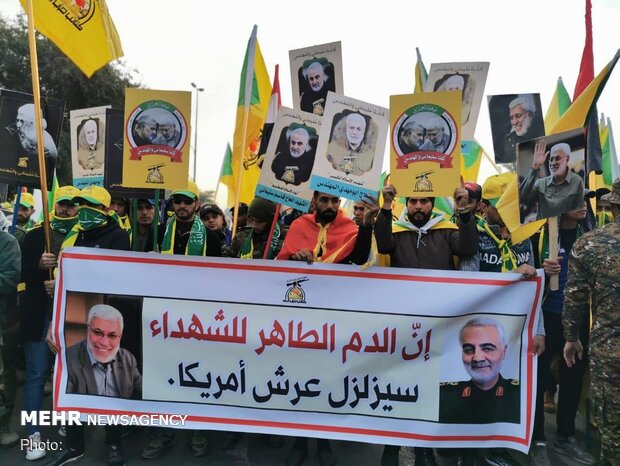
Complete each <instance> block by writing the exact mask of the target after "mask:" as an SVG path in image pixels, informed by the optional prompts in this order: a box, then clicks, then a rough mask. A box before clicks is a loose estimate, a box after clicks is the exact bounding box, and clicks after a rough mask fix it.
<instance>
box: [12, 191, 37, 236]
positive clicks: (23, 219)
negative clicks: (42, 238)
mask: <svg viewBox="0 0 620 466" xmlns="http://www.w3.org/2000/svg"><path fill="white" fill-rule="evenodd" d="M14 208H15V210H17V225H18V226H20V227H22V228H23V229H24V230H25V231H28V230H31V229H32V228H33V227H34V225H35V221H34V219H33V218H32V214H34V211H35V208H34V196H33V195H32V194H31V193H21V195H20V196H19V205H15V207H14ZM13 215H15V214H13Z"/></svg>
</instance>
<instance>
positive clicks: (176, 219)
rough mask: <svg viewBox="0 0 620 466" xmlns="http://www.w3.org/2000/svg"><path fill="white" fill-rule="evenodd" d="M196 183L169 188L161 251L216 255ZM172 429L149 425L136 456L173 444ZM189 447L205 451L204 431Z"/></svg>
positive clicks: (154, 454) (158, 451)
mask: <svg viewBox="0 0 620 466" xmlns="http://www.w3.org/2000/svg"><path fill="white" fill-rule="evenodd" d="M198 195H199V189H198V185H197V184H196V183H195V182H193V181H189V182H188V186H187V188H181V189H175V190H174V191H172V208H173V210H174V215H173V216H172V217H170V219H169V220H168V225H167V226H166V232H165V233H164V238H163V240H162V243H161V253H162V254H175V255H185V256H210V257H220V256H221V252H220V251H221V250H220V240H219V238H218V236H217V234H216V233H214V232H213V231H211V230H209V229H208V228H206V227H205V226H204V225H203V223H202V221H201V220H200V217H199V216H198V215H196V211H197V210H198V209H199V208H200V201H199V200H198ZM174 434H175V433H174V429H171V428H152V429H150V432H149V441H148V443H147V445H146V446H145V447H144V449H143V450H142V453H141V454H140V456H141V457H142V458H143V459H146V460H150V459H155V458H158V457H159V456H161V455H162V453H164V451H165V450H167V449H169V448H171V447H172V446H173V444H174ZM190 447H191V449H192V455H193V456H195V457H201V456H205V455H206V454H207V451H208V448H209V443H208V440H207V433H206V431H203V430H192V431H191V434H190Z"/></svg>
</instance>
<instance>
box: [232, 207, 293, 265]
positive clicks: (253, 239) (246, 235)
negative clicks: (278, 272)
mask: <svg viewBox="0 0 620 466" xmlns="http://www.w3.org/2000/svg"><path fill="white" fill-rule="evenodd" d="M275 214H276V204H275V203H273V202H271V201H268V200H267V199H262V198H260V197H256V198H254V200H253V201H252V203H251V204H250V207H249V209H248V222H249V226H247V227H245V228H242V229H240V230H238V231H237V235H235V238H234V239H233V241H232V245H231V249H232V256H233V257H239V258H241V259H262V258H263V255H264V252H265V248H266V247H267V246H268V247H269V250H268V252H267V257H266V259H275V257H276V256H277V255H278V253H279V252H280V250H281V249H282V244H283V243H284V239H285V238H286V233H287V232H288V228H286V227H284V226H281V225H280V224H278V223H276V226H275V228H274V231H273V236H272V238H271V241H270V242H269V244H267V240H268V239H269V232H270V231H271V225H272V223H273V217H274V216H275Z"/></svg>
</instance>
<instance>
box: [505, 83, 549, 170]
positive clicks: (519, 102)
mask: <svg viewBox="0 0 620 466" xmlns="http://www.w3.org/2000/svg"><path fill="white" fill-rule="evenodd" d="M508 111H509V119H510V132H509V133H508V134H507V135H506V136H505V138H504V153H503V154H496V157H495V161H496V162H498V163H514V161H515V160H516V159H517V144H518V143H520V142H523V141H527V140H529V139H534V138H537V137H539V136H544V134H545V129H544V127H543V126H542V124H541V123H542V122H541V121H540V117H538V118H536V108H535V106H534V102H533V100H532V98H531V96H529V95H520V96H518V97H516V98H515V99H513V100H511V101H510V103H509V104H508Z"/></svg>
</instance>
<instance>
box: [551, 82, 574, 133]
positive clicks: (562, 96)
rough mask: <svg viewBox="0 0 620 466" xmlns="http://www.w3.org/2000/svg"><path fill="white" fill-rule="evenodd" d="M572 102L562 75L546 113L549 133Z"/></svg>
mask: <svg viewBox="0 0 620 466" xmlns="http://www.w3.org/2000/svg"><path fill="white" fill-rule="evenodd" d="M570 104H571V101H570V96H569V95H568V91H567V90H566V87H564V83H563V82H562V77H561V76H560V77H559V78H558V82H557V84H556V86H555V92H554V93H553V97H552V98H551V103H550V104H549V108H548V109H547V113H546V114H545V130H546V131H547V133H550V132H551V128H553V127H554V126H555V125H556V123H557V122H558V121H559V120H560V117H561V116H562V115H564V113H565V112H566V110H568V107H570Z"/></svg>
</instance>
